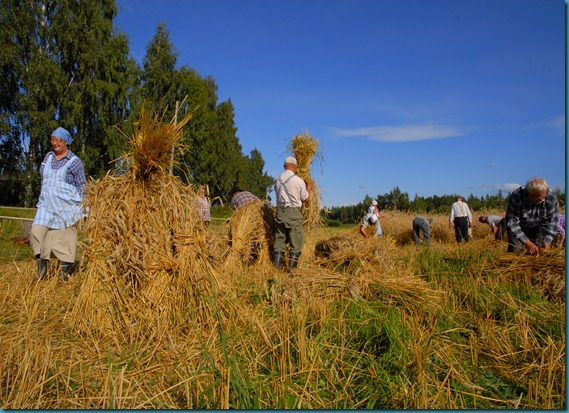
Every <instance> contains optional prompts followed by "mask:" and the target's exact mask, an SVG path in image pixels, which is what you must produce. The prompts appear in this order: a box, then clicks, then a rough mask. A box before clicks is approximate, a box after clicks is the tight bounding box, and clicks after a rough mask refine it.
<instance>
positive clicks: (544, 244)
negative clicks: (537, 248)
mask: <svg viewBox="0 0 569 413" xmlns="http://www.w3.org/2000/svg"><path fill="white" fill-rule="evenodd" d="M550 248H551V244H549V243H547V242H544V243H543V249H544V250H548V249H550Z"/></svg>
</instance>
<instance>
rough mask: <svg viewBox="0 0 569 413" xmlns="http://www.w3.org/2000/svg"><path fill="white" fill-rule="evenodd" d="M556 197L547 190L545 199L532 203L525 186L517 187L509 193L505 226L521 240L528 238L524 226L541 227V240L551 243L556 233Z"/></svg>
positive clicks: (524, 240)
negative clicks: (538, 202)
mask: <svg viewBox="0 0 569 413" xmlns="http://www.w3.org/2000/svg"><path fill="white" fill-rule="evenodd" d="M557 215H558V212H557V197H556V196H555V194H553V193H551V192H550V191H548V192H547V196H546V197H545V201H544V202H542V203H540V204H537V205H536V204H534V203H533V202H531V200H530V199H529V197H528V191H527V189H526V187H525V186H522V187H519V188H518V189H516V190H515V191H514V192H512V194H511V195H510V199H509V200H508V208H507V210H506V226H507V228H508V230H510V231H511V232H512V233H513V235H514V236H515V237H516V238H517V239H519V240H520V241H521V242H523V243H524V242H526V241H527V240H528V239H529V238H528V237H527V236H526V234H524V229H526V228H528V229H529V228H538V227H541V230H542V231H543V235H544V239H543V242H544V243H547V244H551V242H553V238H555V236H556V235H557V219H558V217H557Z"/></svg>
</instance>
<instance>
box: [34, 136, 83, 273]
mask: <svg viewBox="0 0 569 413" xmlns="http://www.w3.org/2000/svg"><path fill="white" fill-rule="evenodd" d="M72 141H73V138H72V137H71V134H70V133H69V132H68V131H67V130H66V129H64V128H61V127H59V128H57V129H56V130H54V131H53V132H52V134H51V140H50V142H51V147H52V148H53V150H52V151H50V152H48V154H47V155H46V156H45V158H44V160H43V162H42V164H41V167H40V175H41V180H42V184H41V193H40V196H39V200H38V204H37V208H38V209H37V212H36V216H35V218H34V222H33V224H32V229H31V232H30V245H31V247H32V250H33V251H34V254H35V256H36V259H37V260H38V275H37V278H43V277H44V276H45V274H46V273H47V266H48V263H49V260H50V258H51V257H52V256H54V257H55V258H57V259H58V260H59V266H60V267H61V270H60V277H61V278H62V279H63V280H67V279H68V276H69V275H71V273H72V272H73V270H74V267H75V265H74V264H75V253H76V250H77V225H76V224H77V222H78V221H79V220H80V219H81V218H82V216H83V215H84V214H83V207H82V201H83V197H84V196H85V181H86V178H85V169H84V167H83V162H82V161H81V159H79V158H78V157H77V156H76V155H75V154H73V152H71V150H70V149H69V145H70V144H71V142H72Z"/></svg>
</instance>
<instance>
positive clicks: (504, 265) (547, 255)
mask: <svg viewBox="0 0 569 413" xmlns="http://www.w3.org/2000/svg"><path fill="white" fill-rule="evenodd" d="M496 266H497V268H499V269H500V270H502V271H503V272H504V273H505V275H506V276H508V277H512V276H513V277H516V276H521V277H530V278H531V282H532V283H533V284H535V285H537V286H539V288H540V290H541V292H542V294H543V295H544V296H545V297H547V298H549V299H555V300H561V301H563V302H564V301H565V249H564V248H555V249H551V250H549V251H545V252H544V253H541V254H539V255H528V254H522V255H517V254H513V253H507V254H505V255H502V256H501V257H500V258H499V260H498V262H497V263H496Z"/></svg>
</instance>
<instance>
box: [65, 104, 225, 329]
mask: <svg viewBox="0 0 569 413" xmlns="http://www.w3.org/2000/svg"><path fill="white" fill-rule="evenodd" d="M189 118H190V116H188V117H186V118H185V119H183V120H182V122H181V123H180V124H177V125H173V124H170V125H162V124H160V122H159V121H158V118H157V117H155V116H154V117H152V116H149V114H148V113H147V112H145V111H143V113H142V114H141V118H140V121H139V122H138V124H137V128H136V132H135V137H134V138H133V139H131V140H129V142H130V144H131V146H132V148H131V149H132V152H131V153H129V154H127V155H125V158H126V159H129V160H130V162H129V164H130V166H131V173H128V174H126V175H118V176H117V175H113V174H112V173H108V174H107V175H106V176H105V177H104V178H103V179H101V180H99V181H91V182H90V183H89V185H88V187H87V196H86V201H85V205H86V207H87V208H88V210H89V215H88V218H87V221H86V229H87V232H88V234H89V240H90V245H89V247H88V250H87V252H86V254H85V258H86V261H87V264H86V268H85V275H86V278H85V282H84V284H83V288H82V289H81V291H79V293H78V297H77V301H76V304H75V307H74V309H73V311H72V315H71V317H70V320H71V323H72V325H74V326H75V327H76V328H77V329H78V330H81V331H85V332H88V331H89V330H90V329H93V328H98V329H99V330H100V331H101V332H105V331H120V332H121V335H120V339H121V340H128V339H129V337H130V334H131V333H126V332H128V331H129V328H131V327H130V326H144V327H140V328H141V332H142V333H144V334H155V333H156V331H154V330H156V329H157V328H159V329H160V328H165V327H168V326H169V325H170V323H172V322H174V321H173V320H177V319H178V320H180V319H184V318H186V317H184V316H183V314H182V313H183V312H184V311H187V309H188V308H191V309H192V310H191V311H192V316H191V317H190V318H191V319H192V320H194V321H195V322H196V323H198V324H204V323H205V324H209V325H212V326H213V325H215V324H216V321H215V319H213V318H212V317H211V308H210V307H209V306H208V305H207V304H206V303H204V300H203V296H210V295H211V294H212V291H223V290H226V289H227V288H226V287H227V283H228V280H226V279H223V278H221V277H219V275H218V274H217V269H216V266H215V265H214V263H213V258H212V253H211V251H209V248H210V247H211V245H212V244H211V243H208V240H207V239H206V232H205V230H204V227H203V223H202V220H201V218H200V216H199V214H198V212H197V209H196V202H197V200H196V197H195V190H194V188H193V187H192V186H186V185H184V184H182V182H181V181H180V180H179V179H178V178H177V177H175V176H172V175H171V174H169V173H168V172H167V171H166V169H167V166H168V164H169V162H170V156H171V155H170V154H171V148H172V147H173V146H176V145H177V140H178V139H179V138H180V134H179V131H180V127H181V126H182V125H183V124H184V123H185V122H187V121H188V120H189ZM164 141H166V142H168V143H167V144H166V145H163V142H164ZM154 150H156V152H157V153H155V154H152V153H150V152H152V151H154Z"/></svg>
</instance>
